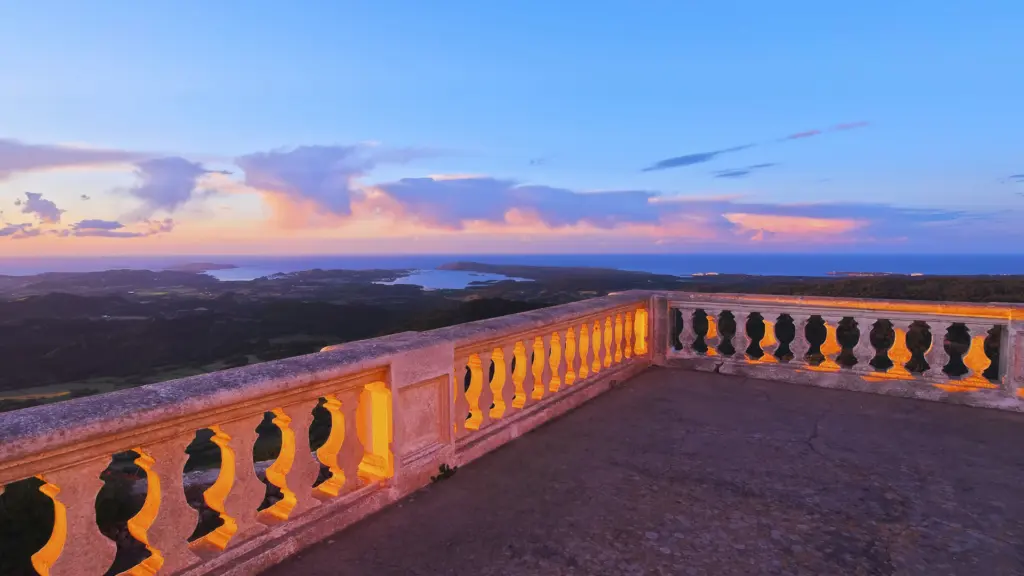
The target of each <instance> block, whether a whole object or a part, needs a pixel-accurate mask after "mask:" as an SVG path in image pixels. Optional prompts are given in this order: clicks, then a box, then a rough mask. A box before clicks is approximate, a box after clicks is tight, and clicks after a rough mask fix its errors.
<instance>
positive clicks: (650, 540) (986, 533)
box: [266, 368, 1024, 576]
mask: <svg viewBox="0 0 1024 576" xmlns="http://www.w3.org/2000/svg"><path fill="white" fill-rule="evenodd" d="M1021 438H1024V415H1021V414H1014V413H1008V412H1001V411H995V410H984V409H979V408H969V407H964V406H953V405H946V404H940V403H934V402H924V401H919V400H909V399H903V398H893V397H886V396H879V395H872V394H863V393H856V392H847V391H840V390H827V389H821V388H814V387H806V386H799V385H793V384H782V383H772V382H767V381H760V380H752V379H746V378H742V377H737V376H726V375H720V374H714V373H710V374H709V373H697V372H685V371H678V370H668V369H658V368H652V369H650V370H648V371H646V372H644V373H643V374H641V375H640V376H638V377H636V378H634V379H632V380H630V381H628V382H626V383H625V385H624V386H623V387H621V388H618V389H615V390H612V391H610V392H608V393H607V394H604V395H602V396H600V397H598V398H596V399H595V400H593V401H591V402H589V403H588V404H586V405H584V406H582V407H580V408H578V409H576V410H574V411H572V412H570V413H569V414H567V415H566V416H564V417H562V418H560V419H558V420H556V421H553V422H551V423H549V424H546V425H544V426H542V427H541V428H538V429H537V430H535V431H533V432H531V433H529V434H527V435H525V436H524V437H522V438H520V439H519V440H517V441H515V442H512V443H510V444H508V445H506V446H505V447H503V448H501V449H499V450H497V451H495V452H494V453H492V454H488V455H486V456H484V457H482V458H481V459H479V460H477V461H476V462H473V463H472V464H469V465H467V466H466V467H464V468H461V469H459V470H458V472H457V473H456V474H455V475H454V476H453V477H451V478H449V479H447V480H444V481H442V482H439V483H437V484H434V485H432V486H430V487H428V488H426V489H424V490H422V491H420V492H418V493H416V494H414V495H412V496H411V497H410V498H408V499H406V500H404V501H403V502H401V503H400V504H396V505H394V506H392V507H389V508H387V509H385V510H384V511H382V512H380V513H378V514H376V515H374V516H371V517H370V518H367V519H366V520H364V521H363V522H361V523H359V524H356V525H355V526H353V527H351V528H349V529H348V530H346V531H343V532H341V533H339V534H338V535H336V536H335V537H333V538H332V539H330V540H327V541H325V542H322V543H321V544H319V545H316V546H314V547H312V548H310V549H307V550H305V551H303V552H302V553H300V554H299V555H297V556H294V557H292V558H290V559H288V560H286V561H285V562H284V563H282V564H280V565H278V566H276V567H274V568H271V569H270V570H269V571H268V572H267V573H266V574H269V575H271V576H285V575H294V574H303V575H311V576H313V575H327V574H331V575H333V574H339V575H346V576H360V575H368V576H369V575H373V576H384V575H391V574H394V575H402V576H411V575H435V574H436V575H474V576H477V575H482V576H489V575H503V574H507V575H549V574H552V575H553V574H579V575H613V574H683V575H689V574H708V575H712V574H714V575H734V574H737V575H738V574H752V575H753V574H808V575H810V574H813V575H819V574H836V575H844V576H845V575H859V574H914V575H918V574H920V575H927V576H939V575H943V574H960V575H985V576H996V575H1009V574H1024V498H1021V492H1022V489H1024V445H1022V442H1021Z"/></svg>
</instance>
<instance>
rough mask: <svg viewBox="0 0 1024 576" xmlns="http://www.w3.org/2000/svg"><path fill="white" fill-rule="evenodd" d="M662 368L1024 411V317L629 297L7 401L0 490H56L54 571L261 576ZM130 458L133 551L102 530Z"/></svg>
mask: <svg viewBox="0 0 1024 576" xmlns="http://www.w3.org/2000/svg"><path fill="white" fill-rule="evenodd" d="M652 364H658V365H667V366H682V367H686V368H691V369H695V370H716V371H720V372H723V373H731V374H743V375H748V376H753V377H758V378H767V379H777V380H786V381H791V382H797V383H803V384H812V385H819V386H826V387H837V388H848V389H852V390H861V391H869V392H876V393H887V394H897V395H903V396H910V397H916V398H923V399H932V400H944V401H952V402H961V403H967V404H973V405H977V406H985V407H992V408H1000V409H1010V410H1024V408H1022V406H1024V396H1022V392H1021V391H1022V390H1024V309H1021V308H1017V307H1012V306H1002V305H966V304H949V303H941V304H940V303H915V302H890V301H867V300H838V299H829V298H791V297H771V296H753V295H730V294H694V293H663V292H661V293H659V292H642V291H632V292H625V293H621V294H616V295H611V296H606V297H602V298H594V299H591V300H587V301H583V302H576V303H572V304H566V305H562V306H554V307H551V308H546V309H542V310H536V311H533V312H527V313H523V314H516V315H512V316H507V317H502V318H495V319H491V320H485V321H480V322H473V323H468V324H463V325H458V326H451V327H447V328H442V329H438V330H432V331H429V332H420V333H417V332H406V333H401V334H395V335H392V336H387V337H383V338H377V339H373V340H366V341H361V342H353V343H348V344H344V345H340V346H332V347H328V348H326V349H325V350H324V351H322V352H321V353H318V354H311V355H308V356H302V357H298V358H289V359H285V360H280V361H276V362H268V363H264V364H257V365H253V366H248V367H244V368H239V369H233V370H226V371H223V372H217V373H212V374H206V375H202V376H196V377H192V378H186V379H182V380H176V381H171V382H164V383H160V384H154V385H150V386H143V387H140V388H135V389H130V390H123V391H119V392H114V393H110V394H104V395H100V396H93V397H88V398H81V399H77V400H71V401H67V402H62V403H57V404H51V405H46V406H39V407H35V408H29V409H25V410H19V411H16V412H10V413H6V414H0V438H2V444H0V493H2V491H3V489H4V487H7V488H8V489H10V487H11V486H12V485H15V484H18V483H24V482H35V483H36V484H38V486H39V488H38V491H39V493H41V494H42V495H44V497H45V499H47V501H48V502H49V507H50V508H48V509H52V512H50V513H49V514H51V515H52V528H48V530H49V536H48V540H47V541H46V542H45V543H42V544H41V545H40V546H39V548H38V549H35V550H24V551H23V552H24V554H25V555H26V558H25V560H26V562H29V560H30V562H31V566H32V567H34V569H35V570H36V572H38V573H39V574H43V575H46V576H61V575H75V576H91V575H99V574H104V573H107V572H108V571H110V570H111V569H112V567H113V566H122V567H118V568H117V569H116V570H117V571H119V573H121V574H130V575H134V576H143V575H152V574H160V575H190V576H199V575H203V574H212V573H217V574H232V575H242V574H255V573H257V572H259V571H260V570H261V569H262V568H265V567H266V566H268V565H271V564H273V563H275V562H278V561H280V560H281V559H283V558H285V557H287V556H288V555H290V554H293V553H295V552H296V551H298V550H300V549H301V548H304V547H306V546H308V545H310V544H312V543H314V542H316V541H319V540H322V539H324V538H326V537H328V536H330V535H331V534H334V533H336V532H338V531H339V530H341V529H342V528H344V527H346V526H348V525H349V524H351V523H353V522H355V521H357V520H359V519H360V518H362V517H364V516H366V515H367V514H369V513H371V512H373V511H375V510H378V509H380V508H381V507H383V506H386V505H388V504H390V503H392V502H394V501H395V500H397V499H399V498H402V497H404V496H406V495H408V494H409V493H411V492H412V491H414V490H416V489H418V488H420V487H422V486H424V485H426V484H427V483H429V482H430V481H431V478H432V476H434V475H435V474H437V473H438V470H439V468H440V467H442V466H449V467H453V468H454V467H457V466H459V465H462V464H465V463H467V462H470V461H472V460H473V459H475V458H478V457H479V456H481V455H483V454H485V453H487V452H489V451H491V450H493V449H495V448H497V447H498V446H500V445H502V444H504V443H506V442H508V441H510V440H512V439H514V438H516V437H517V436H519V435H521V434H523V433H525V432H526V431H528V430H530V429H532V428H533V427H535V426H537V425H539V424H541V423H543V422H545V421H547V420H550V419H552V418H554V417H556V416H558V415H559V414H562V413H564V412H565V411H568V410H570V409H572V408H574V407H575V406H578V405H579V404H580V403H582V402H585V401H586V400H588V399H589V398H592V397H593V396H595V395H597V394H600V393H601V392H603V391H606V390H608V389H609V388H610V387H611V386H613V385H615V384H616V383H617V382H622V381H624V380H626V379H628V378H630V377H632V376H633V375H635V374H637V373H638V372H640V371H642V370H644V369H646V368H647V367H649V366H650V365H652ZM268 430H269V431H271V432H273V434H270V433H269V432H268ZM318 431H319V432H318ZM271 436H272V437H273V438H275V439H276V444H274V446H273V449H272V450H270V451H269V452H268V451H267V450H265V449H263V448H260V442H261V440H260V439H262V438H264V437H271ZM200 438H205V439H207V443H208V445H209V446H210V447H211V449H212V450H213V451H214V452H215V453H216V454H217V457H216V458H215V459H214V462H213V463H212V469H210V470H209V472H210V473H211V475H212V478H213V480H212V481H211V482H210V483H208V485H207V486H203V487H202V488H203V490H202V492H201V503H200V504H199V505H197V504H196V502H194V501H190V500H189V499H188V498H187V496H186V493H187V490H188V488H189V485H188V482H187V481H186V478H188V477H189V474H194V472H190V473H187V474H186V473H185V472H184V471H185V469H186V463H187V462H188V461H189V458H190V455H189V450H191V448H190V447H195V446H196V445H197V442H199V441H200ZM125 454H130V459H132V460H133V461H134V466H135V467H136V469H137V470H138V471H140V476H139V478H137V479H136V480H135V481H134V482H133V483H130V485H128V486H121V488H122V489H124V490H126V491H127V492H129V493H130V494H124V495H122V496H124V497H125V498H129V499H130V498H131V494H135V495H137V496H139V500H140V502H139V503H138V512H137V513H135V514H134V516H133V517H131V519H130V520H128V522H127V532H128V533H129V534H130V540H131V542H129V543H130V544H132V543H133V546H134V548H132V547H131V546H126V545H125V544H124V542H119V543H118V544H115V542H114V541H113V540H111V539H110V537H108V535H105V534H104V533H103V532H101V527H100V526H99V525H98V523H97V508H98V507H97V498H98V496H99V495H100V494H101V491H102V490H109V489H110V487H111V484H110V482H108V481H106V477H105V476H104V473H105V471H107V472H109V470H110V467H111V462H112V460H116V459H117V458H118V457H119V456H120V457H121V458H122V459H123V457H124V455H125ZM268 454H269V456H268ZM261 455H262V456H261ZM199 509H202V510H201V511H202V514H200V510H199ZM200 517H205V518H206V521H205V522H204V521H202V520H200ZM26 521H27V520H26ZM47 526H49V524H48V525H47ZM129 548H132V549H133V550H134V551H135V552H134V555H133V554H130V553H129V550H128V549H129ZM140 550H144V553H139V551H140ZM29 557H30V559H29Z"/></svg>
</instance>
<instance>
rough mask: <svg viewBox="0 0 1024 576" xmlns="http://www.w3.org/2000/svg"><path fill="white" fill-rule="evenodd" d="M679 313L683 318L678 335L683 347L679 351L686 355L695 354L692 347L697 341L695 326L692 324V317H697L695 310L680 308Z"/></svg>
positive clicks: (692, 355)
mask: <svg viewBox="0 0 1024 576" xmlns="http://www.w3.org/2000/svg"><path fill="white" fill-rule="evenodd" d="M679 314H680V316H682V318H683V331H682V333H681V334H680V335H679V342H680V343H681V344H682V345H683V348H682V350H680V352H681V353H682V355H683V356H686V357H694V356H697V353H696V351H695V350H694V349H693V345H694V344H696V343H697V338H698V336H699V335H698V334H697V328H696V326H695V325H694V319H695V318H696V317H697V311H696V310H694V309H692V308H681V309H680V310H679ZM705 316H706V314H705Z"/></svg>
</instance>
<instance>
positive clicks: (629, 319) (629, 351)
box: [625, 312, 633, 360]
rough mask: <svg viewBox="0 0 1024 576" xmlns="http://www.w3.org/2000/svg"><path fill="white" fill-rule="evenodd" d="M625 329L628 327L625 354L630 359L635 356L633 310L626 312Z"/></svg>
mask: <svg viewBox="0 0 1024 576" xmlns="http://www.w3.org/2000/svg"><path fill="white" fill-rule="evenodd" d="M625 329H626V350H625V356H626V359H627V360H628V359H630V358H632V357H633V313H632V312H626V322H625Z"/></svg>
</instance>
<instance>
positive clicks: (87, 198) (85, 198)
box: [78, 194, 92, 200]
mask: <svg viewBox="0 0 1024 576" xmlns="http://www.w3.org/2000/svg"><path fill="white" fill-rule="evenodd" d="M78 198H79V199H80V200H92V198H90V197H89V195H87V194H82V195H81V196H79V197H78Z"/></svg>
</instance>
